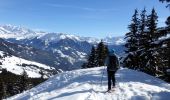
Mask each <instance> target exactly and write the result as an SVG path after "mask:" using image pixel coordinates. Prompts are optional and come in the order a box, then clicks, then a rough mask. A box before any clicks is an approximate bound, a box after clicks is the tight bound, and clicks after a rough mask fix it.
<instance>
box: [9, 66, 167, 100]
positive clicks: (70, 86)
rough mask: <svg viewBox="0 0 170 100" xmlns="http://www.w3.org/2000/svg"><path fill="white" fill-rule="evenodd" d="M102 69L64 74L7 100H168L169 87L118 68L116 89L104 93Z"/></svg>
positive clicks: (147, 76) (141, 74) (150, 78)
mask: <svg viewBox="0 0 170 100" xmlns="http://www.w3.org/2000/svg"><path fill="white" fill-rule="evenodd" d="M102 71H103V68H101V67H100V68H92V69H81V70H74V71H68V72H63V73H60V74H58V75H55V76H54V77H52V78H50V79H49V80H47V81H46V82H44V83H42V84H40V85H38V86H37V87H35V88H32V89H31V90H28V91H25V92H24V93H21V94H18V95H16V96H13V97H11V98H8V100H27V99H29V100H47V99H51V100H168V98H170V85H169V84H168V83H166V82H164V81H161V80H159V79H156V78H154V77H152V76H149V75H147V74H145V73H142V72H137V71H133V70H130V69H123V68H122V69H120V70H118V71H117V73H116V80H117V83H116V88H115V91H114V92H113V93H105V91H106V90H107V73H106V70H104V76H103V82H102V85H101V77H102Z"/></svg>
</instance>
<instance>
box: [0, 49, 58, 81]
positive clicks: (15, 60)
mask: <svg viewBox="0 0 170 100" xmlns="http://www.w3.org/2000/svg"><path fill="white" fill-rule="evenodd" d="M0 57H2V58H0V62H1V65H0V68H3V69H6V70H7V71H10V72H12V73H14V74H17V75H21V74H22V73H23V70H25V71H26V72H27V74H28V77H32V78H37V77H41V74H40V70H41V69H47V70H54V69H55V68H53V67H50V66H47V65H44V64H41V63H37V62H34V61H29V60H25V59H22V58H19V57H16V56H13V55H11V56H9V55H7V56H5V55H4V52H3V51H0ZM23 64H26V66H25V67H22V66H21V65H23ZM35 66H37V67H38V68H37V67H35ZM44 74H47V72H46V71H44ZM47 77H49V76H46V75H45V76H44V78H47Z"/></svg>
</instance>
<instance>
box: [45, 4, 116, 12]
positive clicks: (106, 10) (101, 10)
mask: <svg viewBox="0 0 170 100" xmlns="http://www.w3.org/2000/svg"><path fill="white" fill-rule="evenodd" d="M45 5H46V6H49V7H56V8H69V9H70V8H71V9H80V10H85V11H91V12H114V11H118V10H117V9H113V8H110V9H97V8H89V7H79V6H72V5H61V4H45Z"/></svg>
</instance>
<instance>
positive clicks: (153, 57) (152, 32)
mask: <svg viewBox="0 0 170 100" xmlns="http://www.w3.org/2000/svg"><path fill="white" fill-rule="evenodd" d="M157 19H158V16H157V13H156V12H155V9H154V8H153V9H152V12H151V14H150V15H149V16H148V17H147V31H148V33H147V37H146V38H147V40H148V41H147V42H146V43H145V58H146V60H147V62H146V69H145V70H146V71H145V72H147V73H148V74H151V75H153V76H155V75H156V71H157V70H158V63H159V61H160V59H159V56H160V55H159V53H158V51H157V50H156V48H158V47H157V45H156V44H155V42H156V41H157V40H158V38H159V35H158V33H157V21H158V20H157Z"/></svg>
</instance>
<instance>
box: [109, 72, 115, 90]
mask: <svg viewBox="0 0 170 100" xmlns="http://www.w3.org/2000/svg"><path fill="white" fill-rule="evenodd" d="M115 73H116V71H109V70H108V71H107V76H108V90H110V89H111V81H112V84H113V87H114V86H115Z"/></svg>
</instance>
